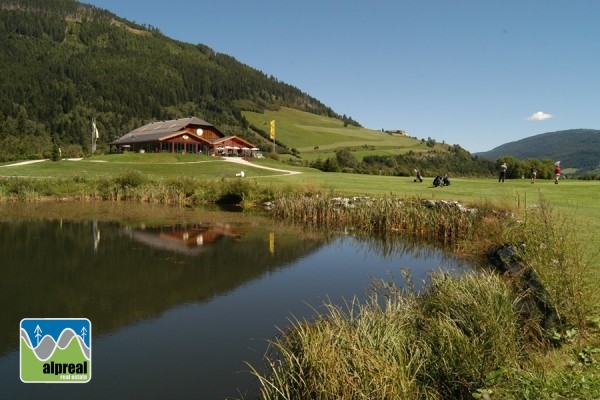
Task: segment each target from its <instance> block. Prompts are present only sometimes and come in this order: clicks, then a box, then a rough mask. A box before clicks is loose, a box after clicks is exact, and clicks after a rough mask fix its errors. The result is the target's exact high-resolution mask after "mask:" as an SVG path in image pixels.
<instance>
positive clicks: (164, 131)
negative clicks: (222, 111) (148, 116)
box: [109, 117, 223, 145]
mask: <svg viewBox="0 0 600 400" xmlns="http://www.w3.org/2000/svg"><path fill="white" fill-rule="evenodd" d="M190 127H191V128H210V129H211V130H212V131H214V132H216V133H217V134H219V135H220V136H223V134H222V133H221V132H220V131H219V130H218V129H217V128H216V127H215V126H214V125H212V124H210V123H208V122H206V121H204V120H203V119H200V118H196V117H189V118H181V119H174V120H169V121H158V122H152V123H149V124H146V125H144V126H141V127H139V128H136V129H134V130H132V131H131V132H129V133H126V134H125V135H123V136H121V137H120V138H119V139H117V140H115V141H113V142H110V143H109V144H111V145H119V144H132V143H143V142H153V141H157V140H162V139H165V138H169V137H172V136H174V135H177V134H179V133H183V132H184V131H185V129H186V128H190Z"/></svg>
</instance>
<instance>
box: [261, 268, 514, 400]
mask: <svg viewBox="0 0 600 400" xmlns="http://www.w3.org/2000/svg"><path fill="white" fill-rule="evenodd" d="M384 286H385V292H384V291H381V288H380V289H379V291H375V292H374V293H373V294H372V296H370V297H369V299H368V300H367V301H365V302H359V301H357V300H356V299H355V300H353V301H351V302H350V303H348V304H346V305H345V306H338V305H334V304H333V303H330V302H329V303H326V304H325V305H324V309H325V312H324V313H319V314H318V315H317V317H316V319H315V320H314V321H312V322H307V321H297V320H296V321H293V326H292V328H290V330H289V331H287V332H283V333H282V335H280V336H279V337H278V338H277V339H276V340H275V341H274V342H273V348H272V352H271V353H269V356H268V362H267V363H266V368H267V369H266V371H262V372H259V371H258V370H257V369H256V368H253V369H252V370H253V372H254V374H255V375H256V376H257V377H258V378H259V381H260V383H261V396H262V398H263V399H307V398H310V399H322V400H327V399H332V400H333V399H442V398H469V397H470V394H471V393H473V392H475V391H476V389H477V388H481V387H485V385H486V377H487V376H488V374H490V373H492V372H493V371H494V370H496V369H497V368H499V367H509V366H513V365H517V364H518V362H519V360H520V358H521V357H522V352H521V346H522V343H521V341H520V340H518V339H519V333H518V328H517V327H518V324H517V320H518V316H517V313H516V312H515V308H514V307H513V306H512V305H513V304H514V302H515V295H514V294H513V292H512V291H511V290H510V289H509V288H508V286H507V285H506V283H505V282H503V281H502V279H500V278H499V277H498V276H496V275H494V274H490V273H482V274H481V275H477V276H475V275H467V276H464V277H461V278H459V279H453V278H449V277H448V276H446V275H439V276H437V277H435V278H434V279H433V281H432V282H431V286H430V288H429V289H428V290H427V291H426V292H425V293H424V294H423V295H421V296H418V295H416V294H415V293H408V294H407V293H404V292H402V291H400V290H399V289H398V288H396V287H395V286H394V285H393V284H385V285H382V286H381V287H384ZM447 300H453V301H450V302H449V301H447ZM515 339H516V340H515Z"/></svg>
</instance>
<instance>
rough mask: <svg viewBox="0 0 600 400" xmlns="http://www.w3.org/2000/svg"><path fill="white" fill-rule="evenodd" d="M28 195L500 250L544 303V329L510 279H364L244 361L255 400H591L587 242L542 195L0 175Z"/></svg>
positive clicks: (3, 183)
mask: <svg viewBox="0 0 600 400" xmlns="http://www.w3.org/2000/svg"><path fill="white" fill-rule="evenodd" d="M41 201H113V202H120V201H127V202H147V203H152V204H161V205H166V206H176V207H197V206H201V205H206V204H238V205H240V206H242V207H243V208H244V209H252V208H258V209H261V210H262V209H264V208H268V211H267V212H269V213H270V214H271V215H273V216H274V217H275V218H277V219H280V220H284V221H289V222H290V223H295V224H302V225H305V226H312V227H316V228H329V229H338V228H349V229H354V230H356V231H360V232H366V233H370V234H376V235H397V234H405V235H413V236H417V237H422V238H426V239H429V240H434V241H436V242H437V243H439V244H440V245H442V246H444V248H446V249H447V250H448V251H451V252H455V253H459V254H462V255H465V256H469V257H473V258H474V259H476V260H479V261H482V263H481V264H482V265H483V264H485V256H486V254H487V252H488V251H489V250H490V248H493V247H494V246H498V245H505V244H510V245H513V246H514V247H515V248H516V249H517V254H516V256H517V259H518V260H519V264H520V266H521V267H522V268H523V271H529V272H532V273H534V274H536V276H538V277H539V281H540V282H541V284H542V285H543V287H544V289H545V290H546V291H547V294H548V296H549V299H550V300H551V302H552V304H553V306H554V307H555V310H556V312H557V314H558V317H559V318H558V322H557V323H556V324H554V325H553V326H551V327H547V326H544V325H543V324H542V317H541V316H540V315H539V313H536V312H533V311H532V310H531V309H528V308H527V307H523V305H522V304H523V302H522V300H523V298H524V297H527V296H530V293H529V292H528V291H527V290H523V289H522V287H521V286H520V284H519V279H518V278H519V277H511V276H508V275H502V274H500V273H498V272H496V271H493V270H492V269H490V268H481V269H479V270H476V271H474V272H473V273H472V274H468V275H467V276H462V277H451V276H448V275H446V274H444V273H440V274H438V275H434V276H432V277H431V279H430V280H429V281H428V282H427V283H426V285H425V286H424V289H422V290H421V291H420V292H419V293H417V292H415V291H414V290H400V289H399V288H398V287H397V286H396V284H395V282H393V281H389V282H388V281H382V282H373V287H372V295H371V296H370V297H369V299H368V300H366V301H364V302H359V301H357V300H355V299H349V300H348V301H347V303H346V304H344V305H341V306H340V305H336V304H332V303H325V304H323V305H322V307H321V308H315V316H314V317H313V318H312V319H311V320H310V321H308V320H292V321H291V327H290V328H289V329H287V330H285V331H282V332H281V335H279V336H278V337H277V338H275V339H273V340H272V341H271V342H270V344H271V346H270V349H271V350H270V351H269V352H268V353H267V354H266V355H265V362H264V365H259V366H256V365H250V366H249V368H250V370H251V372H252V373H253V374H254V375H255V376H256V378H257V379H258V382H259V386H260V391H261V398H263V399H305V398H314V399H340V398H344V399H365V398H369V399H371V398H373V399H375V398H377V399H397V398H404V399H463V398H481V399H493V398H498V399H534V398H535V399H546V398H547V399H550V398H552V399H555V398H565V399H566V398H600V376H599V375H598V374H599V369H598V366H597V364H596V359H597V357H598V356H597V353H598V352H600V348H599V347H600V342H599V328H600V327H599V324H600V319H599V318H598V317H596V316H595V315H597V314H596V311H597V310H596V309H595V307H597V305H598V298H597V295H596V291H595V290H594V287H593V285H594V283H595V282H594V278H591V277H590V274H591V273H592V271H593V265H592V262H593V259H592V256H593V254H595V253H594V252H592V251H591V249H589V246H590V243H593V242H592V241H591V238H590V239H589V240H587V239H586V238H585V232H583V233H582V232H581V229H580V227H581V226H582V223H581V222H582V221H575V222H574V216H573V215H567V214H564V213H561V212H558V211H556V210H554V209H553V208H552V206H551V204H550V203H549V202H548V201H547V200H546V199H544V198H543V197H542V196H541V195H540V200H539V203H538V204H536V205H534V206H530V207H525V208H523V209H521V208H518V207H517V208H515V207H509V206H499V205H498V204H493V203H491V202H490V201H488V200H481V201H478V202H476V203H475V204H464V203H458V202H447V201H440V200H438V201H433V200H429V199H423V198H419V197H417V196H413V197H399V196H394V195H385V196H378V197H373V198H371V197H343V196H341V195H337V194H335V193H333V192H332V191H325V190H323V191H321V190H317V189H314V188H310V189H307V188H306V187H304V186H300V185H298V186H296V187H295V186H281V187H279V188H277V189H275V188H274V187H272V186H270V185H268V184H259V183H258V182H257V181H256V180H249V179H231V178H221V179H213V180H206V179H203V180H196V179H193V178H185V177H183V178H182V177H172V178H151V177H148V176H147V175H143V174H142V173H140V172H139V171H126V172H124V173H122V174H120V175H118V176H113V177H102V176H101V177H82V176H74V177H64V178H46V179H36V178H17V177H8V178H2V179H0V202H3V203H9V202H41ZM409 281H410V280H408V279H407V282H409ZM323 310H324V311H323Z"/></svg>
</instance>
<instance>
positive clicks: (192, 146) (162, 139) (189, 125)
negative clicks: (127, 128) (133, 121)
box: [108, 117, 260, 157]
mask: <svg viewBox="0 0 600 400" xmlns="http://www.w3.org/2000/svg"><path fill="white" fill-rule="evenodd" d="M108 145H109V146H110V152H111V153H113V152H116V153H122V152H124V151H133V152H138V153H146V152H148V153H161V152H162V153H192V154H200V153H201V154H208V155H217V156H234V157H252V156H254V155H256V154H260V153H257V152H258V151H259V149H258V148H257V147H256V146H254V145H253V144H252V143H250V142H248V141H246V140H244V139H242V138H239V137H237V136H225V135H224V134H223V133H221V132H220V131H219V130H218V129H217V128H216V127H215V126H214V125H212V124H210V123H208V122H206V121H204V120H202V119H200V118H196V117H190V118H182V119H176V120H170V121H159V122H153V123H150V124H147V125H144V126H142V127H139V128H137V129H134V130H132V131H131V132H129V133H126V134H125V135H123V136H121V137H120V138H119V139H117V140H115V141H112V142H110V143H108Z"/></svg>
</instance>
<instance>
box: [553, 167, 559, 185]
mask: <svg viewBox="0 0 600 400" xmlns="http://www.w3.org/2000/svg"><path fill="white" fill-rule="evenodd" d="M554 177H555V178H554V183H556V184H557V185H558V180H559V179H560V161H557V162H555V163H554Z"/></svg>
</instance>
